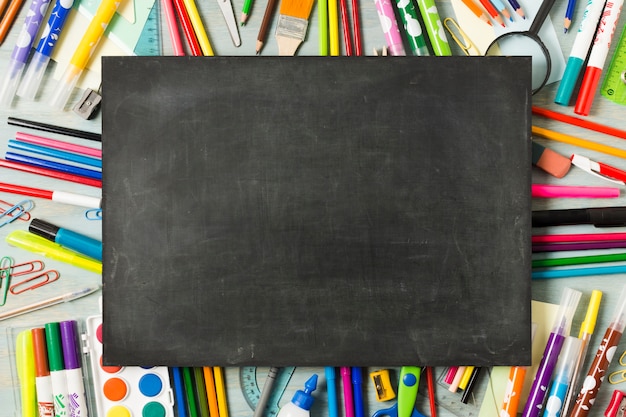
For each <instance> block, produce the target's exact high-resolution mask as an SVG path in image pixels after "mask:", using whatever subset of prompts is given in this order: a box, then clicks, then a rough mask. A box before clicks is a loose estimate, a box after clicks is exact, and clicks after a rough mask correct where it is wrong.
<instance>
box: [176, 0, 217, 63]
mask: <svg viewBox="0 0 626 417" xmlns="http://www.w3.org/2000/svg"><path fill="white" fill-rule="evenodd" d="M183 3H184V4H185V9H186V10H187V14H188V15H189V20H190V21H191V26H193V31H194V33H195V34H196V38H198V43H199V44H200V49H202V54H203V55H204V56H213V55H214V54H213V48H212V47H211V42H209V37H208V35H207V34H206V30H205V29H204V25H203V24H202V19H201V18H200V13H198V8H197V7H196V2H195V1H194V0H183Z"/></svg>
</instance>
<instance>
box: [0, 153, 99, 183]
mask: <svg viewBox="0 0 626 417" xmlns="http://www.w3.org/2000/svg"><path fill="white" fill-rule="evenodd" d="M5 158H6V159H7V161H13V162H21V163H23V164H28V165H32V166H36V167H40V168H48V169H52V170H55V171H59V172H66V173H68V174H74V175H80V176H83V177H87V178H93V179H96V180H101V179H102V172H100V171H94V170H91V169H86V168H80V167H76V166H73V165H67V164H62V163H60V162H54V161H48V160H45V159H40V158H35V157H34V156H28V155H22V154H19V153H14V152H7V153H6V155H5Z"/></svg>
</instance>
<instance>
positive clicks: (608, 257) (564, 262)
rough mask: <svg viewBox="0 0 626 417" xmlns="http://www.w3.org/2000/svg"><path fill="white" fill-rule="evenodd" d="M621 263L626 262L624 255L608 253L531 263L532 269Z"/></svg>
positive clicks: (539, 260) (625, 255) (537, 260)
mask: <svg viewBox="0 0 626 417" xmlns="http://www.w3.org/2000/svg"><path fill="white" fill-rule="evenodd" d="M622 261H626V253H609V254H604V255H585V256H570V257H565V258H549V259H534V260H533V261H532V267H533V268H549V267H553V266H570V265H583V264H595V263H604V262H622Z"/></svg>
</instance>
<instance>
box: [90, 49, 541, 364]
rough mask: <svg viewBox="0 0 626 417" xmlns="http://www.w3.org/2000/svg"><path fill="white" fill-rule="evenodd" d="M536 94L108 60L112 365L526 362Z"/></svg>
mask: <svg viewBox="0 0 626 417" xmlns="http://www.w3.org/2000/svg"><path fill="white" fill-rule="evenodd" d="M530 79H531V65H530V58H527V57H481V58H471V57H470V58H468V57H445V58H442V57H419V58H415V57H393V58H380V57H378V58H376V57H362V58H361V57H360V58H358V59H354V58H338V57H332V58H324V57H297V58H285V57H209V58H204V57H193V58H192V57H105V58H104V59H103V88H102V91H103V105H102V111H103V115H102V122H103V132H102V135H103V139H102V143H103V164H104V165H103V200H104V203H103V210H104V212H103V217H104V222H103V245H104V249H103V322H104V325H103V332H104V333H103V337H104V351H103V354H104V361H105V363H110V364H123V365H144V366H145V365H155V364H158V365H168V366H206V365H213V366H217V365H219V366H287V365H290V366H331V365H334V366H364V365H376V366H401V365H407V364H414V365H430V366H443V365H460V364H471V365H475V366H492V365H529V364H530V360H531V340H530V333H531V332H530V276H531V273H530V272H531V264H530V261H531V256H530V255H531V253H530V248H531V245H530V215H531V207H530V200H531V199H530V182H531V180H530V179H531V177H530V174H531V146H530V126H531V122H530V121H531V116H530V114H531V113H530V103H531V85H530V84H531V83H530Z"/></svg>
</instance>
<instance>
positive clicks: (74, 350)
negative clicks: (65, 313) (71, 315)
mask: <svg viewBox="0 0 626 417" xmlns="http://www.w3.org/2000/svg"><path fill="white" fill-rule="evenodd" d="M60 328H61V343H62V346H63V361H64V364H65V369H77V368H80V357H79V356H78V345H77V341H76V321H74V320H68V321H62V322H61V324H60Z"/></svg>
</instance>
